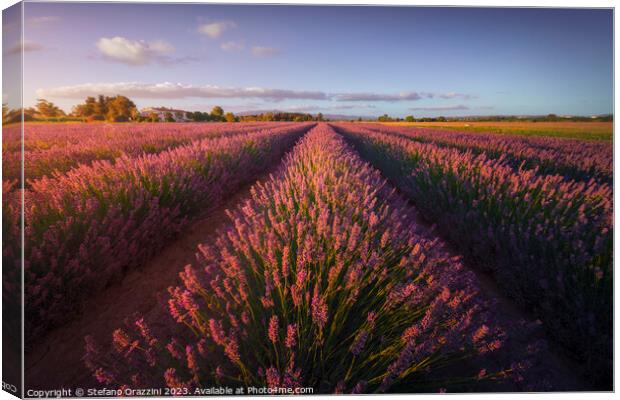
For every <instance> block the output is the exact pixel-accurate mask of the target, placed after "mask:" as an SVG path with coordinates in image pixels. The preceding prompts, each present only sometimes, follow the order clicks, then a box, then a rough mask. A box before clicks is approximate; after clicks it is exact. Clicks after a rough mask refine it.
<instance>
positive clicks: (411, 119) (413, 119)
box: [405, 115, 415, 122]
mask: <svg viewBox="0 0 620 400" xmlns="http://www.w3.org/2000/svg"><path fill="white" fill-rule="evenodd" d="M405 121H406V122H415V118H413V115H407V116H406V117H405Z"/></svg>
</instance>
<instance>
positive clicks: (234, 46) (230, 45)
mask: <svg viewBox="0 0 620 400" xmlns="http://www.w3.org/2000/svg"><path fill="white" fill-rule="evenodd" d="M220 48H221V49H222V50H224V51H241V50H243V49H244V48H245V45H244V44H243V43H241V42H226V43H222V44H221V45H220Z"/></svg>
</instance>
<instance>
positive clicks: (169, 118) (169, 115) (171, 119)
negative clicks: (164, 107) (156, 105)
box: [165, 111, 175, 122]
mask: <svg viewBox="0 0 620 400" xmlns="http://www.w3.org/2000/svg"><path fill="white" fill-rule="evenodd" d="M165 120H166V122H175V119H174V115H172V113H171V112H170V111H168V112H166V114H165Z"/></svg>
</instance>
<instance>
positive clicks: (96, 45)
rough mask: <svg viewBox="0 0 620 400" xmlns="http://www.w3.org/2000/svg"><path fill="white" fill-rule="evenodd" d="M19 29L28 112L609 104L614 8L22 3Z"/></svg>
mask: <svg viewBox="0 0 620 400" xmlns="http://www.w3.org/2000/svg"><path fill="white" fill-rule="evenodd" d="M18 22H19V21H18ZM23 24H24V38H23V39H24V40H23V43H22V42H21V41H20V36H19V33H18V31H19V29H16V27H17V26H18V25H19V24H10V23H7V20H6V19H5V23H4V27H3V30H4V42H5V43H4V45H3V47H4V49H3V52H4V59H5V60H7V59H8V60H10V59H11V58H17V59H18V58H19V51H18V50H19V48H20V47H21V46H20V45H21V44H23V48H24V51H25V52H24V66H23V73H24V104H25V105H26V106H30V105H34V104H35V103H36V99H37V98H45V99H47V100H50V101H52V102H54V103H55V104H57V105H59V106H60V107H61V108H63V109H65V110H66V111H70V110H71V107H72V106H73V105H75V104H77V103H80V102H82V101H83V100H84V98H85V97H86V96H89V95H97V94H106V95H116V94H122V95H126V96H128V97H130V98H131V99H132V100H134V102H135V103H136V105H137V106H138V107H139V108H143V107H149V106H167V107H174V108H180V109H184V110H189V111H197V110H200V111H208V110H210V109H211V108H212V107H213V106H214V105H221V106H222V107H223V108H224V109H225V110H226V111H233V112H241V111H257V112H258V111H264V110H281V111H292V112H309V113H317V112H322V113H323V114H343V115H356V116H357V115H359V116H376V115H381V114H384V113H387V114H389V115H391V116H396V117H404V116H406V115H414V116H416V117H422V116H439V115H444V116H462V115H491V114H492V115H499V114H511V115H540V114H548V113H555V114H559V115H593V114H604V113H612V112H613V69H612V68H613V47H612V46H613V14H612V11H611V10H609V9H607V10H605V9H598V10H588V9H542V8H538V9H515V8H495V9H488V8H486V9H485V8H421V7H378V6H374V7H373V6H370V7H353V6H314V7H313V6H245V5H244V6H241V5H204V4H203V5H198V4H113V3H107V4H106V3H102V4H76V3H25V11H24V20H23ZM3 97H5V99H4V100H5V101H8V102H9V103H11V100H13V103H14V100H15V98H14V96H13V97H12V98H11V96H9V97H10V98H9V99H7V96H6V94H4V96H3ZM12 105H14V104H10V106H12Z"/></svg>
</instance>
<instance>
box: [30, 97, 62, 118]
mask: <svg viewBox="0 0 620 400" xmlns="http://www.w3.org/2000/svg"><path fill="white" fill-rule="evenodd" d="M36 110H37V112H36V113H37V116H39V117H43V118H54V117H62V116H64V115H65V113H64V111H62V110H61V109H60V108H58V107H56V106H55V105H54V103H52V102H49V101H47V100H45V99H38V100H37V106H36Z"/></svg>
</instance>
